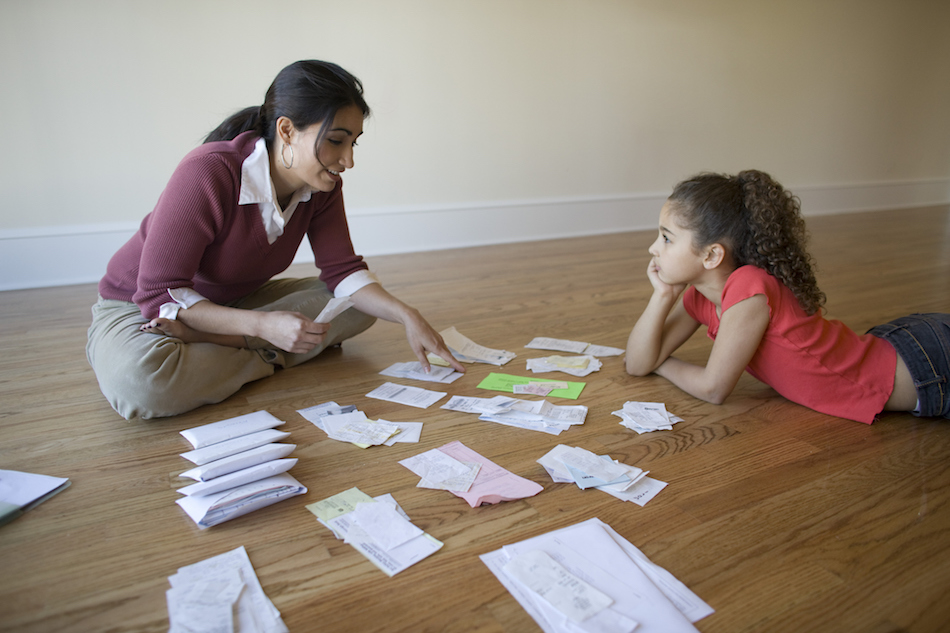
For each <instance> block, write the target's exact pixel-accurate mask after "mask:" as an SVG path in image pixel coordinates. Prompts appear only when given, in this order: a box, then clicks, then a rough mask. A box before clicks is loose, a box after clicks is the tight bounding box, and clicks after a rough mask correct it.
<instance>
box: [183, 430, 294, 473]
mask: <svg viewBox="0 0 950 633" xmlns="http://www.w3.org/2000/svg"><path fill="white" fill-rule="evenodd" d="M288 437H290V433H287V432H286V431H278V430H276V429H266V430H264V431H257V432H256V433H250V434H248V435H242V436H241V437H236V438H234V439H233V440H226V441H224V442H218V443H217V444H212V445H211V446H206V447H205V448H198V449H195V450H193V451H188V452H187V453H182V454H181V456H182V457H184V458H185V459H187V460H188V461H190V462H191V463H192V464H195V465H196V466H202V465H204V464H207V463H209V462H214V461H217V460H219V459H224V458H225V457H230V456H231V455H236V454H238V453H243V452H244V451H249V450H251V449H252V448H257V447H258V446H263V445H264V444H271V443H272V442H278V441H280V440H282V439H285V438H288Z"/></svg>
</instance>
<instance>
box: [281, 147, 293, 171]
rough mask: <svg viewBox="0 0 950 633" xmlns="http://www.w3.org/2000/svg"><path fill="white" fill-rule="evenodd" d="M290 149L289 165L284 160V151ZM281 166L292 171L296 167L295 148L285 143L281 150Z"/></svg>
mask: <svg viewBox="0 0 950 633" xmlns="http://www.w3.org/2000/svg"><path fill="white" fill-rule="evenodd" d="M288 147H289V148H290V164H289V165H288V164H287V161H286V160H284V150H285V149H287V148H288ZM280 164H281V165H283V166H284V169H290V168H291V167H293V166H294V146H293V145H288V144H287V143H284V144H283V145H282V146H281V148H280Z"/></svg>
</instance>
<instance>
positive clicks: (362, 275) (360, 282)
mask: <svg viewBox="0 0 950 633" xmlns="http://www.w3.org/2000/svg"><path fill="white" fill-rule="evenodd" d="M378 283H379V279H378V278H377V277H376V275H374V274H373V273H371V272H370V271H368V270H358V271H356V272H355V273H352V274H351V275H349V276H348V277H347V278H346V279H344V280H343V281H341V282H340V283H339V284H338V285H337V287H336V289H335V290H334V291H333V296H335V297H349V296H350V295H351V294H353V293H354V292H356V291H357V290H359V289H360V288H362V287H363V286H368V285H370V284H378ZM380 285H382V284H380Z"/></svg>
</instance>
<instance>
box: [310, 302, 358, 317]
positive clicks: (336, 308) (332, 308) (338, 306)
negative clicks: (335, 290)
mask: <svg viewBox="0 0 950 633" xmlns="http://www.w3.org/2000/svg"><path fill="white" fill-rule="evenodd" d="M352 305H353V302H352V301H350V298H349V297H334V298H332V299H330V300H329V301H327V305H325V306H324V307H323V310H321V311H320V314H318V315H317V318H316V319H314V322H315V323H329V322H330V321H332V320H333V319H335V318H336V317H337V316H338V315H339V314H340V313H341V312H343V311H344V310H347V309H348V308H350V307H351V306H352Z"/></svg>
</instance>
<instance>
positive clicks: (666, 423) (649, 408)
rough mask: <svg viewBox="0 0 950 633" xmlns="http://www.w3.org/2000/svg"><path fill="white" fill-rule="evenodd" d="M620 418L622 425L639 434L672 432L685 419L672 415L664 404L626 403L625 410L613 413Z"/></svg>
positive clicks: (624, 404)
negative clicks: (674, 426)
mask: <svg viewBox="0 0 950 633" xmlns="http://www.w3.org/2000/svg"><path fill="white" fill-rule="evenodd" d="M612 415H615V416H617V417H619V418H620V420H621V422H620V424H621V425H623V426H625V427H627V428H628V429H631V430H633V431H636V432H637V433H640V434H643V433H650V432H651V431H671V430H672V429H673V425H674V424H675V423H677V422H682V421H683V418H680V417H677V416H675V415H671V414H670V413H669V412H668V411H667V410H666V405H664V404H663V403H662V402H633V401H630V402H624V403H623V409H621V410H620V411H613V412H612Z"/></svg>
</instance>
